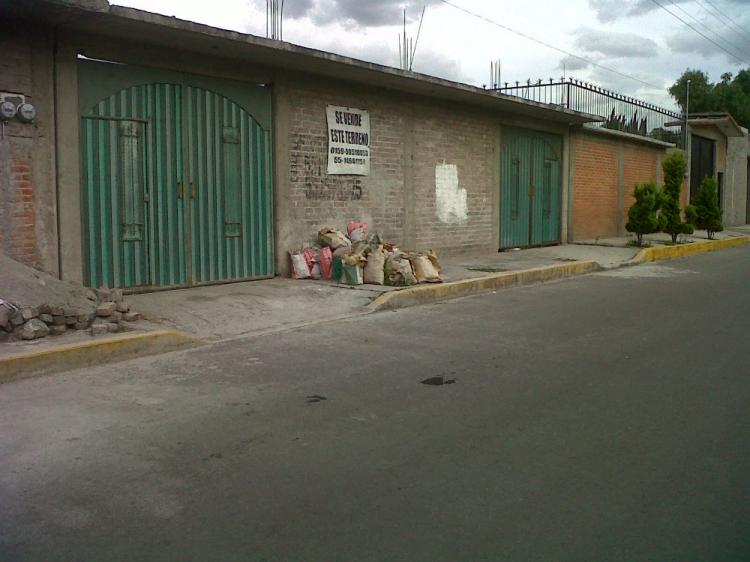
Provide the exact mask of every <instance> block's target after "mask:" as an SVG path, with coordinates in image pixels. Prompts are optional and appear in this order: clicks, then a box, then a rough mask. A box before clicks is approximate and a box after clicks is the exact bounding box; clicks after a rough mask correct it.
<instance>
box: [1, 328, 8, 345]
mask: <svg viewBox="0 0 750 562" xmlns="http://www.w3.org/2000/svg"><path fill="white" fill-rule="evenodd" d="M8 340H10V334H9V333H8V332H5V331H3V330H0V343H5V342H7V341H8Z"/></svg>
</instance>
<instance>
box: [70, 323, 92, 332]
mask: <svg viewBox="0 0 750 562" xmlns="http://www.w3.org/2000/svg"><path fill="white" fill-rule="evenodd" d="M73 325H74V326H75V328H76V330H85V329H86V328H88V327H89V323H88V322H76V323H75V324H73Z"/></svg>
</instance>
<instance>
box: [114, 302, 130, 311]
mask: <svg viewBox="0 0 750 562" xmlns="http://www.w3.org/2000/svg"><path fill="white" fill-rule="evenodd" d="M117 312H123V313H125V312H130V305H129V304H128V303H126V302H125V301H122V302H118V303H117Z"/></svg>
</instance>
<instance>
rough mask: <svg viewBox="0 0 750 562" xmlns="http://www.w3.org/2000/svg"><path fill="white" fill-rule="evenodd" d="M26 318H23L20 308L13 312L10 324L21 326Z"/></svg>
mask: <svg viewBox="0 0 750 562" xmlns="http://www.w3.org/2000/svg"><path fill="white" fill-rule="evenodd" d="M24 322H25V320H24V319H23V315H22V314H21V311H20V310H16V311H15V312H14V313H13V314H11V316H10V325H11V326H12V327H14V328H16V327H18V326H20V325H21V324H23V323H24Z"/></svg>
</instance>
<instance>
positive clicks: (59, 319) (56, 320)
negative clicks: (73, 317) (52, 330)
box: [52, 316, 65, 326]
mask: <svg viewBox="0 0 750 562" xmlns="http://www.w3.org/2000/svg"><path fill="white" fill-rule="evenodd" d="M52 324H53V325H55V326H65V316H53V317H52Z"/></svg>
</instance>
